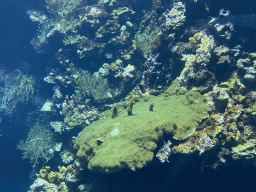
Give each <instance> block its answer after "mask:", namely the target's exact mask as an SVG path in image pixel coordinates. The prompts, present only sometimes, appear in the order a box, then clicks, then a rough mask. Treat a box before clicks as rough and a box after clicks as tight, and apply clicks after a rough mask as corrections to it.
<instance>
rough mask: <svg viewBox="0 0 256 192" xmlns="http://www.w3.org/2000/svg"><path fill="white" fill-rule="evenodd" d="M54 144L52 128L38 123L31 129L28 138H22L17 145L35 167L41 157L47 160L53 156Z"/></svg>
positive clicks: (24, 156)
mask: <svg viewBox="0 0 256 192" xmlns="http://www.w3.org/2000/svg"><path fill="white" fill-rule="evenodd" d="M54 145H55V141H54V136H53V134H52V132H51V131H50V129H49V128H47V127H45V126H42V125H40V124H36V125H35V126H34V127H33V128H31V129H30V131H29V133H28V136H27V139H26V140H21V141H20V143H19V144H18V146H17V147H18V149H20V150H22V154H23V158H28V159H30V162H31V163H33V167H35V166H36V164H37V163H38V159H39V158H42V159H44V160H45V161H46V162H47V161H49V160H50V159H51V158H52V156H53V153H54V150H52V148H53V147H54Z"/></svg>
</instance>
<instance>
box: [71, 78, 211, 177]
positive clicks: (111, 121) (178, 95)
mask: <svg viewBox="0 0 256 192" xmlns="http://www.w3.org/2000/svg"><path fill="white" fill-rule="evenodd" d="M176 83H177V82H176V81H175V82H174V83H173V84H172V86H170V87H169V89H168V90H167V91H166V92H164V93H163V94H161V95H159V96H148V97H147V98H146V99H144V100H140V101H139V102H136V103H135V104H134V105H133V109H132V115H130V116H128V114H127V110H124V109H118V116H116V117H115V118H111V115H110V116H109V117H106V118H105V119H100V120H98V121H95V122H93V123H92V124H91V125H89V126H87V127H85V128H84V130H83V131H82V134H81V136H80V137H79V138H78V139H77V140H76V141H75V146H74V147H75V148H76V149H78V152H77V156H78V157H80V158H81V160H83V161H84V162H85V164H86V165H87V164H88V168H89V169H90V170H92V171H100V172H106V173H111V172H116V171H119V170H120V169H122V168H130V169H131V170H135V169H136V168H142V167H144V166H145V165H146V164H147V163H148V162H150V161H152V159H153V157H154V153H153V151H154V150H155V149H156V147H157V145H156V143H157V141H158V140H159V139H160V138H161V137H162V135H163V132H164V133H167V134H169V133H171V134H172V135H173V138H174V139H177V140H183V139H186V138H188V137H189V136H190V135H191V134H192V133H193V132H194V130H195V128H196V127H197V125H198V123H199V122H200V121H201V119H202V118H203V117H206V116H207V100H206V98H205V97H204V96H202V95H201V94H200V93H198V92H195V91H190V92H187V91H186V90H185V89H182V88H177V89H176V85H177V84H176ZM152 103H153V104H154V109H153V111H150V110H149V107H150V105H151V104H152Z"/></svg>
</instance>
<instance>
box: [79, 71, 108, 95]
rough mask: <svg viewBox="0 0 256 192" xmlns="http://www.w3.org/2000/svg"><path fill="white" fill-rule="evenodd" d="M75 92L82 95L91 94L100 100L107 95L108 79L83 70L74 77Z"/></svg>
mask: <svg viewBox="0 0 256 192" xmlns="http://www.w3.org/2000/svg"><path fill="white" fill-rule="evenodd" d="M76 84H77V86H78V87H77V90H76V92H77V94H81V96H82V97H85V96H92V97H93V98H94V99H95V100H102V99H105V98H107V97H108V80H107V79H105V78H102V77H101V76H100V75H98V74H93V75H91V74H90V73H89V72H88V71H83V72H82V73H81V74H80V75H79V77H78V78H77V79H76Z"/></svg>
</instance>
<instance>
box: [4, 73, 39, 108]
mask: <svg viewBox="0 0 256 192" xmlns="http://www.w3.org/2000/svg"><path fill="white" fill-rule="evenodd" d="M5 84H6V85H5V90H4V92H5V94H4V97H3V98H2V100H1V108H6V107H7V106H8V107H7V108H8V109H9V110H10V112H12V110H13V109H14V108H15V107H16V105H17V104H18V103H19V102H21V103H27V102H28V100H29V99H31V97H32V96H33V94H34V86H35V79H34V78H33V77H32V76H27V75H24V74H23V73H22V72H21V71H16V72H14V73H13V74H10V75H8V76H7V77H6V82H5Z"/></svg>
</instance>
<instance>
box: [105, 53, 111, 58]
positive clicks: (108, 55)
mask: <svg viewBox="0 0 256 192" xmlns="http://www.w3.org/2000/svg"><path fill="white" fill-rule="evenodd" d="M105 57H106V58H108V59H112V57H113V54H112V53H106V54H105Z"/></svg>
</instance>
